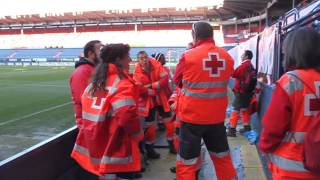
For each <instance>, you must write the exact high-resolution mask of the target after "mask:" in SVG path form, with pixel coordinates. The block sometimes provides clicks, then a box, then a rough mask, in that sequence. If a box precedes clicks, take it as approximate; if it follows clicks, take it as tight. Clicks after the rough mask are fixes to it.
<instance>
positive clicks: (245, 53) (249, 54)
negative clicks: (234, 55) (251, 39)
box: [244, 50, 253, 59]
mask: <svg viewBox="0 0 320 180" xmlns="http://www.w3.org/2000/svg"><path fill="white" fill-rule="evenodd" d="M244 55H245V56H247V57H248V59H252V57H253V54H252V51H250V50H245V51H244Z"/></svg>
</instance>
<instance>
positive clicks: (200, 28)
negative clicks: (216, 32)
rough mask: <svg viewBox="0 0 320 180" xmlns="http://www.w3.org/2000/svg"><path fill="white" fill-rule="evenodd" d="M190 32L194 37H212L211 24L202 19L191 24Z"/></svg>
mask: <svg viewBox="0 0 320 180" xmlns="http://www.w3.org/2000/svg"><path fill="white" fill-rule="evenodd" d="M192 32H193V33H194V35H195V37H196V39H197V40H198V39H204V38H209V37H211V38H213V28H212V26H211V25H210V24H209V23H207V22H203V21H199V22H196V23H194V24H193V25H192Z"/></svg>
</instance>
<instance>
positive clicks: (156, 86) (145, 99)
mask: <svg viewBox="0 0 320 180" xmlns="http://www.w3.org/2000/svg"><path fill="white" fill-rule="evenodd" d="M149 62H150V65H151V72H150V74H148V73H146V72H144V70H143V69H142V67H141V65H140V64H139V63H138V64H137V66H136V69H135V71H134V73H133V78H134V80H135V81H136V82H138V83H141V84H142V85H147V84H152V87H151V88H148V89H146V88H143V87H142V88H140V94H141V95H140V97H139V114H140V115H141V116H144V117H146V116H148V114H149V110H150V109H151V108H153V107H155V106H157V105H159V106H163V109H164V111H165V112H169V111H170V107H169V104H168V99H169V97H170V88H169V84H168V73H167V72H166V71H165V69H164V68H163V66H162V65H161V64H160V63H159V62H158V61H156V60H154V59H152V58H150V60H149Z"/></svg>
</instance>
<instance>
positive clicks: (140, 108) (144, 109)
mask: <svg viewBox="0 0 320 180" xmlns="http://www.w3.org/2000/svg"><path fill="white" fill-rule="evenodd" d="M138 109H139V111H140V112H141V111H142V112H146V111H147V108H145V107H138Z"/></svg>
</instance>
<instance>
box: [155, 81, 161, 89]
mask: <svg viewBox="0 0 320 180" xmlns="http://www.w3.org/2000/svg"><path fill="white" fill-rule="evenodd" d="M155 87H156V89H160V83H159V81H157V82H155Z"/></svg>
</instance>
